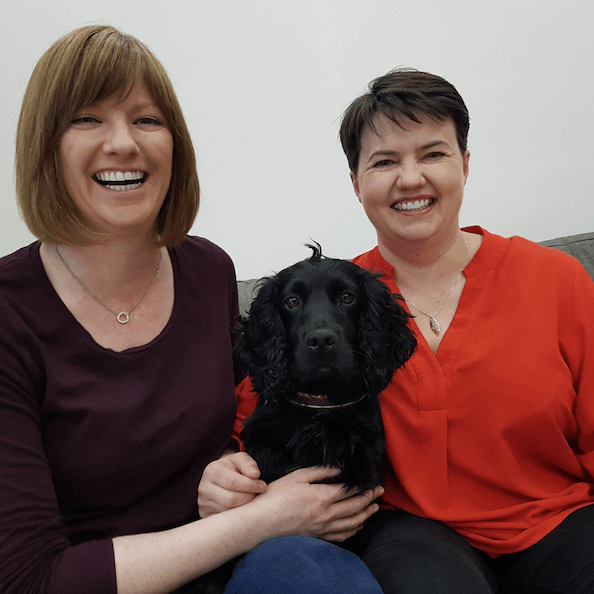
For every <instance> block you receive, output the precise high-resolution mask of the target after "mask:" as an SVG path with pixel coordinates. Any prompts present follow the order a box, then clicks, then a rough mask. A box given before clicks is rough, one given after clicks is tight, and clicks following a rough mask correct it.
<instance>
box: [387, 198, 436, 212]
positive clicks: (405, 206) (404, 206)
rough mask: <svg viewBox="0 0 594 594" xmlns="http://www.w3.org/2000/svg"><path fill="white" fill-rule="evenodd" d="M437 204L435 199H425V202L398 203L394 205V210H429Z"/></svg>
mask: <svg viewBox="0 0 594 594" xmlns="http://www.w3.org/2000/svg"><path fill="white" fill-rule="evenodd" d="M434 202H435V199H434V198H425V199H424V200H409V201H403V202H398V203H397V204H394V205H392V208H393V209H394V210H406V211H414V210H422V209H423V208H427V207H428V206H431V205H432V204H433V203H434Z"/></svg>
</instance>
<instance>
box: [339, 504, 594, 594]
mask: <svg viewBox="0 0 594 594" xmlns="http://www.w3.org/2000/svg"><path fill="white" fill-rule="evenodd" d="M345 546H346V547H347V548H349V549H350V550H352V551H353V552H354V553H356V554H357V555H359V556H360V557H361V558H362V559H363V561H365V563H366V564H367V566H368V567H369V569H370V570H371V572H372V573H373V574H374V576H375V578H376V579H377V580H378V582H379V584H380V586H381V587H382V590H383V591H384V594H593V593H594V505H592V506H589V507H586V508H583V509H580V510H578V511H576V512H574V513H573V514H571V515H570V516H569V517H568V518H567V519H566V520H565V521H564V522H562V523H561V524H560V525H559V526H558V527H557V528H556V529H555V530H553V531H552V532H551V533H550V534H549V535H547V536H546V537H545V538H543V539H542V540H541V541H540V542H538V543H536V544H535V545H534V546H532V547H530V548H529V549H527V550H525V551H522V552H520V553H515V554H512V555H504V556H502V557H499V558H497V559H491V558H490V557H488V556H487V555H486V554H485V553H483V552H482V551H479V550H478V549H475V548H474V547H472V546H470V545H469V544H468V543H467V542H466V541H465V540H464V539H463V538H462V537H461V536H460V535H459V534H457V533H456V532H454V531H453V530H451V529H450V528H448V527H447V526H445V525H443V524H441V523H439V522H434V521H432V520H426V519H423V518H419V517H417V516H414V515H411V514H407V513H404V512H396V511H387V510H382V511H379V512H378V513H377V514H375V515H374V516H373V517H372V518H370V519H369V520H368V522H367V524H366V526H365V527H364V528H363V530H361V531H360V532H359V533H358V534H357V536H355V537H353V538H352V539H349V541H347V543H345Z"/></svg>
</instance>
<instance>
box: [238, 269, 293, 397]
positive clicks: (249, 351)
mask: <svg viewBox="0 0 594 594" xmlns="http://www.w3.org/2000/svg"><path fill="white" fill-rule="evenodd" d="M242 330H243V333H242V335H241V336H240V338H239V340H238V341H237V342H236V343H235V347H234V350H233V354H234V357H235V362H236V364H237V365H239V366H240V367H242V368H243V369H244V370H245V371H246V372H247V373H248V374H249V375H250V376H251V378H252V384H253V386H254V390H255V391H256V392H257V393H258V394H259V395H260V396H261V397H262V398H264V399H265V400H272V399H274V398H276V397H278V394H280V393H281V392H284V391H285V390H286V389H287V384H288V381H289V371H288V364H287V338H286V331H285V328H284V326H283V323H282V320H281V317H280V311H279V286H278V283H277V282H275V279H274V278H269V279H266V280H265V281H264V283H263V285H262V288H261V289H260V291H259V293H258V295H257V296H256V298H255V299H254V301H253V302H252V305H251V308H250V311H249V313H248V316H247V318H244V319H243V320H242Z"/></svg>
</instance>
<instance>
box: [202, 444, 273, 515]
mask: <svg viewBox="0 0 594 594" xmlns="http://www.w3.org/2000/svg"><path fill="white" fill-rule="evenodd" d="M259 478H260V469H259V468H258V464H257V463H256V461H255V460H254V459H253V458H252V457H251V456H250V455H249V454H247V453H246V452H236V453H233V454H229V455H227V456H224V457H221V458H219V459H218V460H214V461H213V462H211V463H210V464H209V465H208V466H207V467H206V468H205V469H204V473H203V475H202V478H201V479H200V484H199V485H198V509H199V513H200V517H201V518H207V517H208V516H212V515H214V514H218V513H219V512H222V511H225V510H227V509H231V508H234V507H239V506H240V505H244V504H246V503H249V502H250V501H252V499H254V497H255V496H256V495H257V494H259V493H264V491H266V483H265V482H264V481H262V480H259Z"/></svg>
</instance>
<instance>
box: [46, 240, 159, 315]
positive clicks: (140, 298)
mask: <svg viewBox="0 0 594 594" xmlns="http://www.w3.org/2000/svg"><path fill="white" fill-rule="evenodd" d="M55 247H56V254H58V258H60V262H62V264H63V265H64V268H66V270H68V272H69V273H70V274H71V275H72V278H74V280H75V281H76V282H77V283H78V284H79V285H80V286H81V287H82V288H83V289H84V290H85V291H86V292H87V293H88V294H89V295H90V296H91V297H92V298H93V299H94V300H95V301H96V302H97V303H99V305H102V306H103V307H104V308H105V309H106V310H107V311H109V312H111V313H112V314H113V315H114V316H115V317H116V320H117V321H118V322H119V323H120V324H127V323H128V322H129V321H130V314H131V313H132V312H133V311H134V310H135V309H136V306H137V305H138V304H139V303H140V302H141V301H142V299H143V298H144V296H145V295H146V294H147V293H148V290H149V289H150V288H151V287H152V286H153V283H154V282H155V279H156V278H157V274H159V269H160V268H161V250H159V262H158V263H157V271H156V272H155V275H154V276H153V278H152V279H151V282H150V283H149V284H148V286H147V288H146V289H145V290H144V291H143V293H142V295H141V296H140V297H139V298H138V299H137V300H136V303H135V304H134V305H133V306H132V307H131V308H130V309H129V310H128V311H121V312H119V313H118V312H117V311H114V310H113V309H111V307H108V306H107V305H105V303H103V301H101V299H99V297H96V296H95V295H93V293H91V291H90V289H89V287H87V285H85V283H83V282H82V281H81V280H80V278H78V276H76V274H74V272H72V268H70V266H68V264H66V262H65V261H64V258H62V254H61V253H60V251H59V250H58V244H55Z"/></svg>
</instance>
